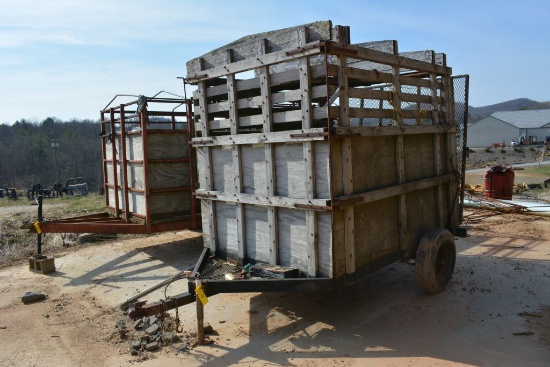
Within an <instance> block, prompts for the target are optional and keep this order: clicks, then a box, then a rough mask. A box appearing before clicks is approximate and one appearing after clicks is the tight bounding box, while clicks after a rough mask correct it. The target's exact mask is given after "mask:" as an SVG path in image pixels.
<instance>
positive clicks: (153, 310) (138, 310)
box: [128, 292, 195, 319]
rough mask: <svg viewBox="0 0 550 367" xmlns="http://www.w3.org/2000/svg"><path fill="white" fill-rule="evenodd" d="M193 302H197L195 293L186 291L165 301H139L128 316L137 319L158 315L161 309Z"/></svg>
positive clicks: (170, 308) (165, 309) (169, 308)
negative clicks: (146, 302)
mask: <svg viewBox="0 0 550 367" xmlns="http://www.w3.org/2000/svg"><path fill="white" fill-rule="evenodd" d="M193 302H195V294H194V293H190V292H185V293H181V294H178V295H176V296H174V297H171V298H169V299H166V300H163V301H158V302H152V303H148V304H145V303H144V302H139V303H137V304H134V308H132V309H130V311H129V312H128V316H129V317H130V318H132V319H136V318H138V317H143V316H151V315H157V314H159V313H160V312H161V311H167V310H172V309H174V308H176V307H180V306H185V305H188V304H191V303H193Z"/></svg>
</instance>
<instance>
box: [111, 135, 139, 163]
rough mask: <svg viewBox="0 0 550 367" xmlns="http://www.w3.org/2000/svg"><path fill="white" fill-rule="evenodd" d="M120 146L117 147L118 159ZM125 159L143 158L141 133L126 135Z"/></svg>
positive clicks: (119, 157)
mask: <svg viewBox="0 0 550 367" xmlns="http://www.w3.org/2000/svg"><path fill="white" fill-rule="evenodd" d="M120 152H121V149H120V146H118V147H117V156H118V159H122V157H121V156H120ZM126 159H128V160H143V137H142V136H141V135H128V136H126Z"/></svg>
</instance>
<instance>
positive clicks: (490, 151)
mask: <svg viewBox="0 0 550 367" xmlns="http://www.w3.org/2000/svg"><path fill="white" fill-rule="evenodd" d="M492 152H493V151H492V150H491V149H490V148H485V153H492Z"/></svg>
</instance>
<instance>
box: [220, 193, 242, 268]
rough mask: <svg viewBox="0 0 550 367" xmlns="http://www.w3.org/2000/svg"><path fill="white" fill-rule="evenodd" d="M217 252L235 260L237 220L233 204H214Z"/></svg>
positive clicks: (236, 254)
mask: <svg viewBox="0 0 550 367" xmlns="http://www.w3.org/2000/svg"><path fill="white" fill-rule="evenodd" d="M215 215H216V224H217V225H216V230H217V231H216V232H217V233H216V234H217V239H218V241H217V251H220V252H221V253H222V254H223V253H225V254H227V256H228V257H229V258H231V259H234V260H237V258H238V255H239V250H238V248H237V218H236V210H235V204H226V203H223V202H217V203H216V214H215Z"/></svg>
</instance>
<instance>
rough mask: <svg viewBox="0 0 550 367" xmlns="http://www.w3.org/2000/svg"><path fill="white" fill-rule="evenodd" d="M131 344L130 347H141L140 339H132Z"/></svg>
mask: <svg viewBox="0 0 550 367" xmlns="http://www.w3.org/2000/svg"><path fill="white" fill-rule="evenodd" d="M130 345H131V346H132V349H141V341H140V340H132V343H130Z"/></svg>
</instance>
